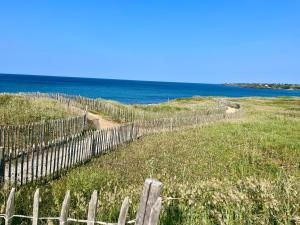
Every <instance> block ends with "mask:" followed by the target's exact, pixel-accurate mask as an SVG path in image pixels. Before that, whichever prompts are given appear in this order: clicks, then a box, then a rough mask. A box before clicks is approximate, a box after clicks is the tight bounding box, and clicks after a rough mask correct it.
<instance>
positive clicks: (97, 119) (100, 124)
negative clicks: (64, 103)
mask: <svg viewBox="0 0 300 225" xmlns="http://www.w3.org/2000/svg"><path fill="white" fill-rule="evenodd" d="M87 119H88V120H91V121H92V122H93V124H94V125H95V127H96V128H97V129H103V128H111V127H117V126H119V125H120V124H119V123H116V122H114V121H110V120H106V119H104V118H103V117H102V116H100V115H98V114H94V113H90V112H88V113H87Z"/></svg>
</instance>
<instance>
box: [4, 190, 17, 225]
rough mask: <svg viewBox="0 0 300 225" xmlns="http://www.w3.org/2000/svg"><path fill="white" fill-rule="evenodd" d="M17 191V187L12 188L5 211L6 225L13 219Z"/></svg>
mask: <svg viewBox="0 0 300 225" xmlns="http://www.w3.org/2000/svg"><path fill="white" fill-rule="evenodd" d="M15 193H16V189H15V188H12V189H11V191H10V194H9V196H8V199H7V203H6V211H5V225H10V224H11V221H12V216H13V215H14V212H15Z"/></svg>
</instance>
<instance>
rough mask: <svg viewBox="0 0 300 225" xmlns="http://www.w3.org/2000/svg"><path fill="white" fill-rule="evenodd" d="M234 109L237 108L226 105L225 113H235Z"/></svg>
mask: <svg viewBox="0 0 300 225" xmlns="http://www.w3.org/2000/svg"><path fill="white" fill-rule="evenodd" d="M236 111H238V109H235V108H232V107H228V106H227V109H226V113H228V114H230V113H235V112H236Z"/></svg>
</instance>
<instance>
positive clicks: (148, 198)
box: [136, 179, 162, 225]
mask: <svg viewBox="0 0 300 225" xmlns="http://www.w3.org/2000/svg"><path fill="white" fill-rule="evenodd" d="M161 190H162V183H161V182H159V181H157V180H154V179H146V181H145V183H144V189H143V192H142V196H141V201H140V205H139V208H138V212H137V217H136V225H150V224H149V222H150V218H151V217H150V216H151V210H152V208H153V206H154V205H156V204H155V203H156V202H157V201H158V200H159V199H160V193H161ZM158 208H159V209H160V207H159V203H157V205H156V207H155V209H154V211H155V212H153V213H152V216H153V218H152V219H151V222H152V224H151V225H156V224H155V223H154V222H155V221H156V220H155V218H156V217H157V213H156V211H157V209H158ZM158 216H159V213H158ZM157 221H158V219H157Z"/></svg>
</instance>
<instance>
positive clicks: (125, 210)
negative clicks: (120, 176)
mask: <svg viewBox="0 0 300 225" xmlns="http://www.w3.org/2000/svg"><path fill="white" fill-rule="evenodd" d="M128 208H129V198H128V197H126V198H125V199H124V201H123V203H122V206H121V210H120V214H119V219H118V225H125V224H126V217H127V213H128Z"/></svg>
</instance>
